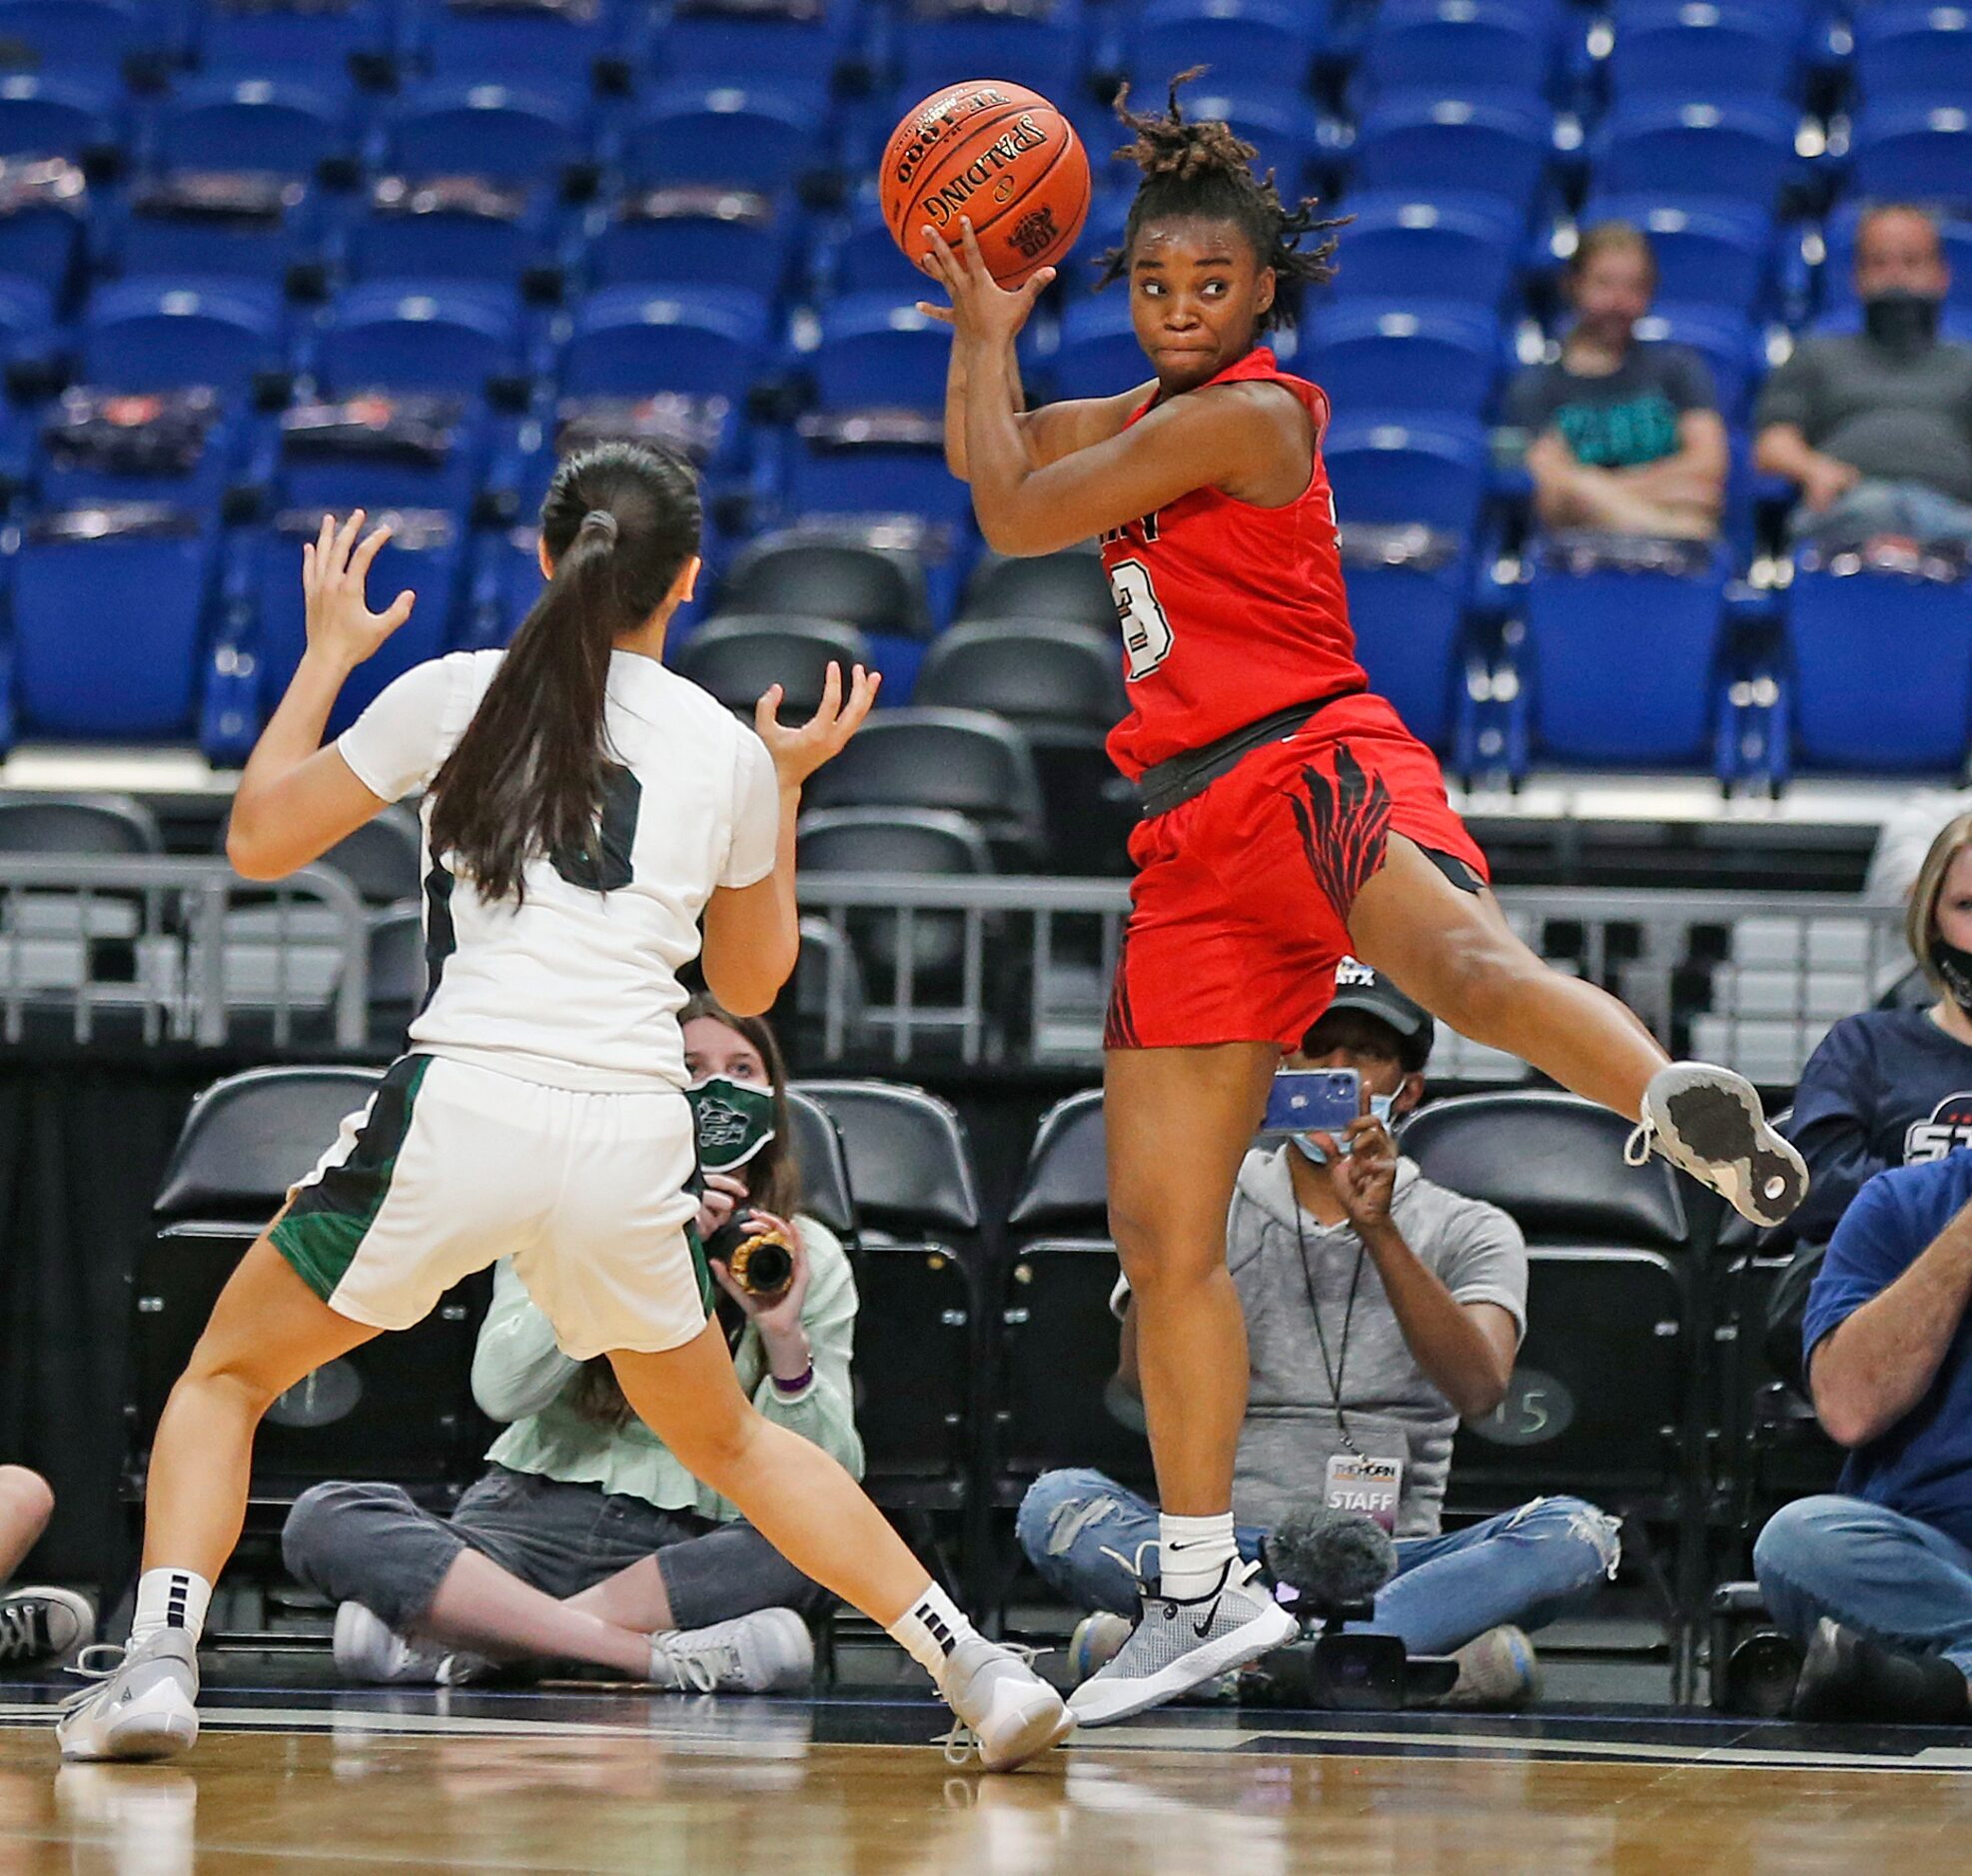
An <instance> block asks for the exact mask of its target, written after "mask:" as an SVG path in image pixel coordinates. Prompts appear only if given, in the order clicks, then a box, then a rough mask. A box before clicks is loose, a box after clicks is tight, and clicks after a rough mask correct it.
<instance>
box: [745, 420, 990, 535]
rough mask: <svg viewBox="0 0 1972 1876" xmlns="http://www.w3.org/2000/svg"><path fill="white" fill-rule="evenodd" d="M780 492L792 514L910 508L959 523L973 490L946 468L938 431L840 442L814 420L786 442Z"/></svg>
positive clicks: (967, 517)
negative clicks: (912, 437)
mask: <svg viewBox="0 0 1972 1876" xmlns="http://www.w3.org/2000/svg"><path fill="white" fill-rule="evenodd" d="M782 482H783V487H782V494H783V501H784V506H785V507H786V510H787V512H788V513H789V514H791V515H828V514H914V515H917V516H919V517H921V518H922V519H924V520H927V521H934V522H942V523H945V524H946V525H948V526H950V527H953V528H955V529H957V528H963V527H964V526H965V524H966V523H967V522H968V521H969V520H970V518H971V515H972V493H971V490H970V489H968V488H967V487H966V485H965V483H964V482H962V481H960V480H959V479H958V477H957V476H955V475H948V474H947V473H946V472H945V453H944V439H943V436H942V432H940V431H939V430H938V429H937V428H935V427H932V426H927V428H926V430H925V431H924V433H923V434H922V435H921V436H920V437H918V438H917V440H915V441H908V440H907V441H903V442H890V443H885V442H880V441H867V440H854V441H851V442H849V443H846V444H844V443H841V442H838V440H837V438H836V437H835V436H834V435H833V434H832V433H830V432H828V431H826V430H824V429H821V428H820V427H818V426H816V425H815V424H814V423H813V421H812V420H810V421H809V422H806V423H804V424H803V425H802V426H800V427H799V428H797V430H796V433H795V435H794V436H793V437H792V438H791V439H789V440H788V445H787V449H786V451H785V461H784V463H783V466H782Z"/></svg>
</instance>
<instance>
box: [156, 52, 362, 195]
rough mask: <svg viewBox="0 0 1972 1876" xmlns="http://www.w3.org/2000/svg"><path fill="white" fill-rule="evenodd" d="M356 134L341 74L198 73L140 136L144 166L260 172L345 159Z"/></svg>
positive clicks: (308, 168)
mask: <svg viewBox="0 0 1972 1876" xmlns="http://www.w3.org/2000/svg"><path fill="white" fill-rule="evenodd" d="M355 142H356V134H355V130H354V128H353V125H352V123H351V120H350V116H349V100H348V96H347V87H346V86H345V85H344V84H343V83H342V82H341V81H340V79H339V78H335V77H332V78H331V79H330V80H329V81H327V82H318V83H316V84H301V83H296V82H295V81H292V80H288V79H281V80H275V79H265V78H195V79H191V80H189V81H187V83H186V84H185V85H184V86H183V87H181V88H180V89H179V91H178V92H177V93H176V94H175V95H174V96H173V97H171V98H170V99H168V100H167V101H166V102H164V103H163V104H161V105H160V106H159V107H158V109H157V114H156V116H155V117H154V118H153V120H152V122H151V124H150V127H149V129H148V131H147V132H146V134H145V135H144V137H143V139H142V155H143V166H144V167H145V168H146V169H149V170H156V171H162V170H265V171H267V172H268V173H269V174H271V175H276V176H308V175H312V174H314V173H315V172H316V171H317V170H318V169H320V168H321V167H322V165H323V164H324V163H326V162H328V161H329V160H330V159H331V158H335V157H341V158H348V157H349V156H351V155H352V154H353V152H354V149H355Z"/></svg>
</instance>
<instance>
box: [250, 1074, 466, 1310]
mask: <svg viewBox="0 0 1972 1876" xmlns="http://www.w3.org/2000/svg"><path fill="white" fill-rule="evenodd" d="M431 1066H432V1058H431V1057H430V1056H429V1055H407V1056H405V1057H403V1058H402V1059H401V1060H399V1061H397V1062H394V1063H393V1064H392V1065H391V1070H390V1073H389V1074H387V1075H386V1076H385V1077H384V1079H383V1081H382V1082H381V1083H379V1084H378V1088H377V1095H376V1099H375V1100H374V1101H373V1102H372V1104H371V1108H370V1117H369V1119H368V1120H366V1121H365V1122H364V1124H363V1130H362V1131H361V1132H360V1133H359V1134H358V1135H357V1137H356V1146H355V1148H354V1149H353V1150H352V1152H351V1154H350V1157H349V1158H348V1159H347V1160H345V1161H344V1162H343V1163H342V1165H341V1166H332V1167H331V1168H330V1169H329V1170H328V1171H327V1172H326V1173H324V1174H323V1175H322V1177H321V1178H320V1179H318V1180H316V1181H315V1182H314V1183H313V1184H312V1185H307V1186H304V1187H303V1188H302V1189H301V1190H300V1191H299V1192H298V1193H296V1194H295V1201H294V1203H293V1204H292V1205H291V1206H290V1207H289V1208H288V1213H287V1216H286V1217H285V1218H283V1219H282V1220H281V1222H280V1223H279V1224H278V1225H276V1226H275V1227H274V1230H273V1232H272V1234H271V1237H272V1239H273V1243H274V1248H275V1250H277V1251H279V1252H280V1253H281V1255H282V1256H283V1257H284V1258H286V1259H287V1260H288V1262H289V1263H290V1264H291V1265H292V1266H293V1267H294V1270H295V1274H296V1275H297V1276H298V1277H300V1278H301V1280H302V1282H303V1283H305V1284H307V1285H308V1287H309V1288H310V1289H311V1290H313V1291H314V1292H315V1294H316V1295H317V1296H318V1297H320V1298H321V1299H322V1300H323V1302H324V1303H327V1302H328V1301H329V1300H330V1299H331V1298H332V1297H333V1296H334V1295H335V1294H336V1289H337V1286H338V1285H340V1284H341V1283H342V1281H343V1279H344V1277H345V1276H346V1275H347V1274H348V1272H349V1268H350V1266H351V1265H352V1264H354V1263H355V1262H356V1256H357V1253H358V1252H359V1251H361V1250H362V1249H363V1241H364V1239H365V1238H366V1237H367V1236H368V1235H369V1232H370V1227H371V1226H372V1225H374V1224H375V1223H376V1222H377V1214H378V1213H379V1212H381V1211H382V1210H383V1209H384V1201H385V1199H387V1198H388V1197H389V1196H390V1191H391V1179H392V1177H393V1175H395V1173H396V1172H397V1168H398V1155H399V1153H401V1152H402V1151H403V1149H404V1143H405V1138H406V1136H407V1135H408V1134H409V1133H410V1132H411V1111H412V1108H413V1106H414V1105H415V1103H416V1102H417V1099H418V1090H419V1088H420V1086H421V1085H422V1084H423V1083H424V1080H425V1071H426V1070H427V1069H428V1068H430V1067H431Z"/></svg>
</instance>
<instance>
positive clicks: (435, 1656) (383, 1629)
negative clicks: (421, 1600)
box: [335, 1602, 498, 1687]
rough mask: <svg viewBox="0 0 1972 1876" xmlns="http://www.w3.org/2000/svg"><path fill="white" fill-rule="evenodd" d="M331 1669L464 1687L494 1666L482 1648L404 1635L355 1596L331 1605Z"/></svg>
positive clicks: (368, 1678) (376, 1680)
mask: <svg viewBox="0 0 1972 1876" xmlns="http://www.w3.org/2000/svg"><path fill="white" fill-rule="evenodd" d="M335 1650H336V1671H337V1672H338V1673H339V1674H341V1675H342V1677H343V1678H344V1679H345V1680H359V1681H365V1682H368V1683H370V1684H372V1685H378V1686H391V1687H465V1686H470V1685H471V1684H472V1683H473V1682H474V1681H476V1680H488V1679H491V1678H492V1676H493V1674H495V1673H497V1672H498V1668H497V1666H496V1664H495V1663H493V1662H492V1661H490V1660H488V1659H487V1657H486V1656H485V1655H483V1654H467V1653H465V1652H463V1651H460V1650H454V1651H451V1652H448V1651H447V1650H445V1649H443V1648H435V1647H432V1646H431V1645H429V1644H425V1645H421V1644H419V1643H418V1642H415V1641H408V1640H407V1639H406V1638H405V1637H404V1636H403V1635H401V1634H399V1633H398V1631H397V1630H396V1629H395V1628H393V1627H392V1626H391V1625H390V1623H388V1622H387V1621H385V1620H384V1618H383V1617H382V1616H381V1615H379V1614H377V1613H376V1612H375V1611H374V1610H372V1609H368V1608H366V1607H365V1606H364V1605H363V1604H362V1603H361V1602H344V1603H341V1604H339V1605H338V1607H337V1609H336V1642H335Z"/></svg>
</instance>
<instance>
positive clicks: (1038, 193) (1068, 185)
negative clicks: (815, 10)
mask: <svg viewBox="0 0 1972 1876" xmlns="http://www.w3.org/2000/svg"><path fill="white" fill-rule="evenodd" d="M879 184H880V187H881V190H882V196H883V219H884V222H885V223H886V224H887V225H888V227H889V229H890V235H891V239H892V240H894V241H895V242H896V244H897V246H898V247H899V248H901V249H902V250H903V251H904V254H905V256H906V257H907V258H908V259H909V260H910V262H911V264H912V265H913V266H915V267H918V268H922V267H923V265H924V257H925V255H926V253H927V252H928V244H927V243H926V241H925V238H924V230H925V228H926V227H927V226H929V227H931V228H933V229H936V230H937V232H938V233H939V234H940V235H941V236H943V237H944V239H945V241H946V242H947V243H948V244H949V245H951V246H952V247H954V248H956V247H957V246H958V243H959V219H960V217H961V216H964V217H968V218H969V219H970V220H971V222H972V227H973V232H974V233H975V234H976V235H977V237H978V239H979V251H980V253H981V254H982V255H983V256H984V257H985V261H986V271H987V272H988V273H989V274H991V275H992V276H993V278H994V279H995V280H996V281H997V282H999V284H1000V285H1001V286H1002V287H1009V288H1010V287H1018V286H1020V285H1021V284H1022V283H1023V282H1025V281H1026V280H1027V279H1028V278H1029V277H1030V276H1031V275H1033V274H1035V273H1037V272H1039V271H1040V269H1042V268H1044V267H1052V266H1054V265H1055V264H1056V263H1058V262H1059V261H1060V260H1061V259H1062V257H1063V256H1064V255H1066V254H1067V253H1068V251H1069V249H1070V248H1072V247H1073V246H1074V245H1075V237H1076V236H1077V235H1079V234H1080V233H1081V232H1082V224H1083V223H1084V222H1085V221H1086V220H1087V219H1088V215H1089V159H1088V156H1087V155H1086V154H1085V152H1084V151H1083V149H1082V142H1081V139H1080V138H1078V137H1077V136H1076V134H1075V132H1074V130H1073V129H1072V128H1070V126H1069V122H1068V120H1067V118H1065V117H1063V116H1062V114H1061V113H1060V112H1059V111H1057V110H1056V109H1055V107H1054V106H1053V105H1051V104H1050V103H1049V102H1048V101H1047V99H1045V98H1044V97H1042V96H1041V95H1040V94H1039V93H1038V92H1033V91H1029V90H1028V89H1027V88H1026V87H1025V86H1024V85H1009V84H1004V83H1002V82H1001V81H999V80H997V79H975V80H971V81H969V82H968V83H966V84H963V85H947V86H946V87H945V88H944V90H942V91H935V92H933V93H932V94H931V96H930V97H928V98H926V99H925V100H924V102H923V103H922V104H920V105H918V106H917V107H916V108H915V109H914V110H912V111H910V112H908V113H907V114H906V115H905V118H904V121H903V122H902V123H901V124H899V125H898V126H897V128H896V129H895V130H894V131H893V132H892V133H891V136H890V142H889V144H888V145H887V146H886V147H885V149H884V152H883V170H882V174H881V176H880V178H879Z"/></svg>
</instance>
